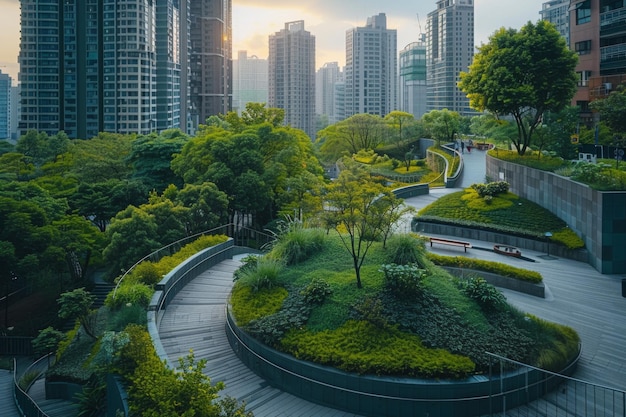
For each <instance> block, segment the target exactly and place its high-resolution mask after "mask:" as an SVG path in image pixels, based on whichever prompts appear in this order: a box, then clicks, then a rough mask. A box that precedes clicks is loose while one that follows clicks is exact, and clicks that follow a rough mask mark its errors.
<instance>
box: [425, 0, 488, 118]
mask: <svg viewBox="0 0 626 417" xmlns="http://www.w3.org/2000/svg"><path fill="white" fill-rule="evenodd" d="M426 43H427V50H426V74H427V79H428V94H427V98H426V108H427V111H431V110H443V109H448V110H450V111H455V112H458V113H460V114H461V115H462V116H468V115H473V114H476V111H474V110H472V109H471V108H470V106H469V99H468V98H467V96H466V95H465V93H463V92H462V91H461V90H460V89H459V88H458V87H457V83H458V82H459V80H460V77H459V74H460V73H461V72H462V71H464V72H467V71H468V69H469V66H470V64H471V63H472V60H473V58H474V0H438V1H437V8H436V9H435V10H434V11H432V12H430V13H429V14H428V16H427V21H426Z"/></svg>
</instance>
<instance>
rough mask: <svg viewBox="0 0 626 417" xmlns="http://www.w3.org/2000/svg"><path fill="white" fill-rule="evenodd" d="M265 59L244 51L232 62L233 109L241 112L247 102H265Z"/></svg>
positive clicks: (266, 81) (266, 92)
mask: <svg viewBox="0 0 626 417" xmlns="http://www.w3.org/2000/svg"><path fill="white" fill-rule="evenodd" d="M267 83H268V80H267V59H262V58H259V57H257V56H256V55H252V56H250V57H248V53H247V52H246V51H239V52H238V53H237V60H235V61H234V62H233V110H236V111H237V112H239V113H241V111H242V110H245V108H246V104H247V103H267V94H268V91H267Z"/></svg>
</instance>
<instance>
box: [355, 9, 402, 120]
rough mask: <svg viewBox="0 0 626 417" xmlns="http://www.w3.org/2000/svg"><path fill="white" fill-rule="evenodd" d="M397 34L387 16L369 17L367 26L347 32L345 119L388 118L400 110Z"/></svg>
mask: <svg viewBox="0 0 626 417" xmlns="http://www.w3.org/2000/svg"><path fill="white" fill-rule="evenodd" d="M397 38H398V36H397V32H396V30H395V29H387V16H386V15H385V14H384V13H379V14H378V15H376V16H372V17H369V18H368V19H367V23H366V25H365V26H364V27H357V28H353V29H349V30H347V31H346V67H345V116H346V117H350V116H353V115H355V114H360V113H369V114H376V115H379V116H385V115H387V114H388V113H390V112H391V111H393V110H396V109H397V95H398V72H397V68H398V58H397V49H398V47H397Z"/></svg>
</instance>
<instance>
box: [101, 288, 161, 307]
mask: <svg viewBox="0 0 626 417" xmlns="http://www.w3.org/2000/svg"><path fill="white" fill-rule="evenodd" d="M113 294H114V292H113V291H111V292H110V293H109V294H108V295H107V298H106V299H105V300H104V305H106V306H107V307H109V308H110V309H111V310H118V309H120V308H121V307H122V306H131V305H138V306H141V307H143V308H144V310H145V309H146V308H147V307H148V306H149V305H150V300H151V299H152V295H153V294H154V290H153V289H152V288H151V287H149V286H148V285H146V284H141V283H126V282H125V283H123V284H122V285H120V286H119V287H118V288H117V292H115V297H113Z"/></svg>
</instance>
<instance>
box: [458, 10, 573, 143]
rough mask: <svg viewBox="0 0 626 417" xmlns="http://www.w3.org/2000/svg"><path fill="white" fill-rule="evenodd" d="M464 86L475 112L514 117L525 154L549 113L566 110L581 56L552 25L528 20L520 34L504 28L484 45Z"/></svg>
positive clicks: (463, 77)
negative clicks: (543, 118) (564, 108)
mask: <svg viewBox="0 0 626 417" xmlns="http://www.w3.org/2000/svg"><path fill="white" fill-rule="evenodd" d="M478 49H479V52H478V53H477V54H476V55H474V61H473V62H472V64H471V65H470V67H469V72H462V73H461V81H460V82H459V87H460V88H461V90H462V91H464V92H465V93H467V96H468V97H469V99H470V105H471V106H472V108H474V109H476V110H478V111H485V110H487V111H489V112H491V113H493V114H494V115H496V117H500V116H506V115H511V116H512V117H513V118H514V120H515V123H516V125H517V130H518V135H517V137H516V138H514V139H513V144H514V146H515V148H516V149H517V152H518V153H519V154H520V155H523V154H524V153H525V152H526V149H527V148H528V146H530V144H531V141H532V135H533V133H534V132H535V130H536V129H537V127H538V126H539V125H540V124H541V121H542V116H543V114H544V113H545V112H547V111H555V112H556V111H559V110H561V109H562V108H563V107H565V106H566V105H567V104H568V103H569V101H570V99H571V98H572V97H573V95H574V93H575V91H576V83H577V77H576V73H575V67H576V63H577V56H576V53H575V52H574V51H570V50H569V48H568V46H567V45H566V43H565V40H564V39H563V37H562V36H561V35H560V34H559V32H558V31H557V30H556V28H555V27H554V25H553V24H551V23H549V22H547V21H543V20H540V21H538V22H537V23H536V24H533V23H532V22H528V23H527V24H526V25H524V26H523V27H522V28H521V29H520V30H519V31H517V30H515V29H504V28H501V29H499V30H498V31H496V32H495V33H494V34H493V35H491V36H490V38H489V43H487V44H486V45H481V46H480V47H479V48H478Z"/></svg>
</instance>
